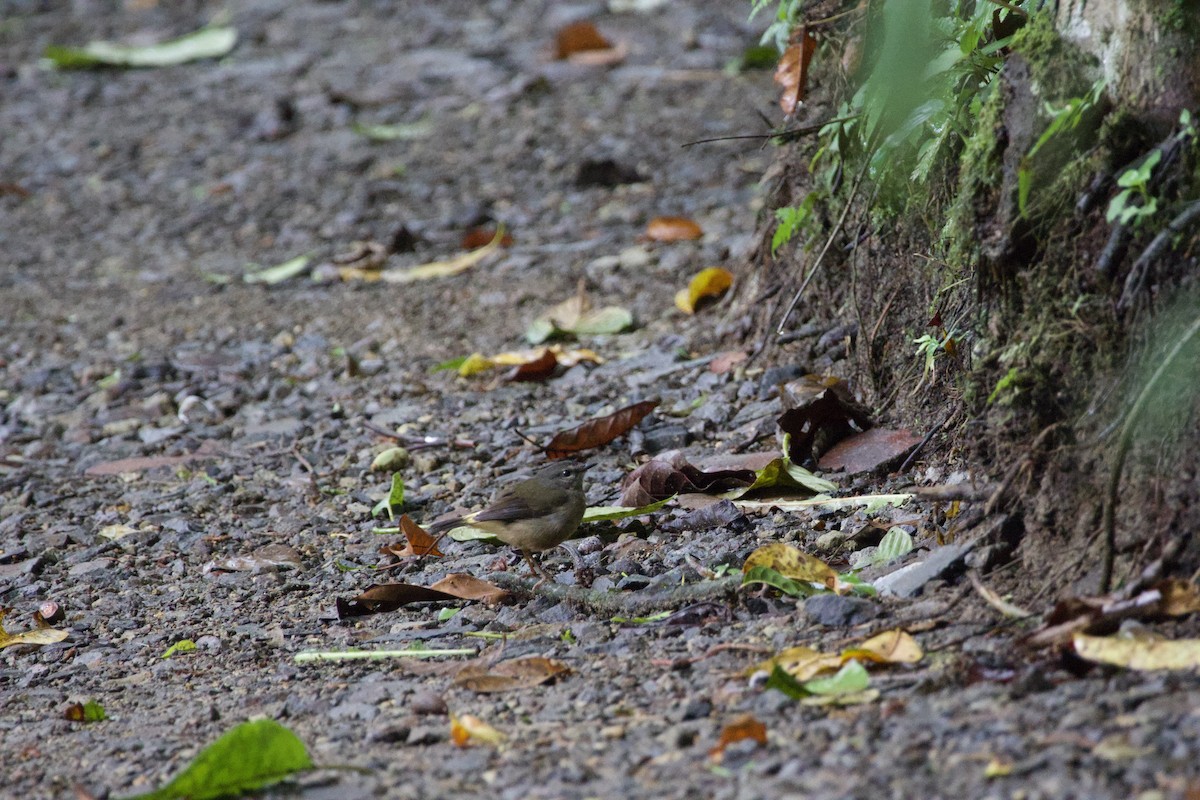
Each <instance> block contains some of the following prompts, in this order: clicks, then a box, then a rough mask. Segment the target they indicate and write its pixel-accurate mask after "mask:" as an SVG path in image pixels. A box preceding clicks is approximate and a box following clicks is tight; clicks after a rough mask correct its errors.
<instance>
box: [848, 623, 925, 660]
mask: <svg viewBox="0 0 1200 800" xmlns="http://www.w3.org/2000/svg"><path fill="white" fill-rule="evenodd" d="M841 657H842V660H843V661H848V660H850V659H852V658H858V659H865V660H867V661H874V662H876V663H878V664H915V663H917V662H918V661H920V660H921V659H922V658H924V657H925V651H923V650H922V649H921V645H919V644H917V640H916V639H914V638H913V637H912V636H911V635H910V634H909V633H907V632H906V631H902V630H899V629H897V630H890V631H884V632H883V633H880V634H876V635H875V636H872V637H871V638H870V639H867V640H866V641H865V642H862V643H861V644H858V645H855V646H854V647H850V648H847V649H845V650H843V651H842V655H841Z"/></svg>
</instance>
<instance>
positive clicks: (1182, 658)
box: [1074, 633, 1200, 670]
mask: <svg viewBox="0 0 1200 800" xmlns="http://www.w3.org/2000/svg"><path fill="white" fill-rule="evenodd" d="M1074 643H1075V652H1076V653H1077V654H1078V655H1079V657H1080V658H1083V659H1086V660H1088V661H1095V662H1096V663H1098V664H1113V665H1115V666H1118V667H1126V668H1128V669H1140V670H1152V669H1197V668H1200V639H1177V640H1175V641H1166V640H1161V639H1151V640H1146V639H1126V638H1123V637H1118V636H1088V635H1087V634H1084V633H1077V634H1075V639H1074Z"/></svg>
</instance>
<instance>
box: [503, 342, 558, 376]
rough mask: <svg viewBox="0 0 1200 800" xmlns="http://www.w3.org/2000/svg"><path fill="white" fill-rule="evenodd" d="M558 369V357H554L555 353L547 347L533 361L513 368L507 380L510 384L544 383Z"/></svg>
mask: <svg viewBox="0 0 1200 800" xmlns="http://www.w3.org/2000/svg"><path fill="white" fill-rule="evenodd" d="M557 367H558V357H557V356H555V355H554V351H552V350H551V349H550V348H548V347H547V348H546V349H545V350H544V351H542V354H541V355H540V356H538V357H537V358H535V359H534V360H533V361H529V362H526V363H524V364H521V365H519V366H516V367H513V368H512V370H511V371H510V372H509V373H508V376H507V377H506V378H505V380H508V381H510V382H519V381H544V380H546V379H547V378H549V377H551V376H552V375H554V370H555V369H556V368H557Z"/></svg>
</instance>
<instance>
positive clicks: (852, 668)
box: [776, 659, 871, 694]
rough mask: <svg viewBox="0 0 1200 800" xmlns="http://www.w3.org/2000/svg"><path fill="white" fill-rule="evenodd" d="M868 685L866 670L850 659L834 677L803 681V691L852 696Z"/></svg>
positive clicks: (869, 678) (869, 680)
mask: <svg viewBox="0 0 1200 800" xmlns="http://www.w3.org/2000/svg"><path fill="white" fill-rule="evenodd" d="M776 669H779V668H778V667H776ZM870 683H871V677H870V676H869V675H867V670H866V668H865V667H863V665H862V664H860V663H858V662H857V661H855V660H854V659H851V660H849V661H847V662H846V663H845V664H843V665H842V668H841V669H839V670H838V671H837V673H836V674H834V675H830V676H829V677H827V678H813V679H812V680H808V681H805V682H804V689H805V691H807V692H808V693H809V694H854V693H856V692H861V691H863V690H864V689H866V688H867V686H868V685H869V684H870Z"/></svg>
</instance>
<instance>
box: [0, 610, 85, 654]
mask: <svg viewBox="0 0 1200 800" xmlns="http://www.w3.org/2000/svg"><path fill="white" fill-rule="evenodd" d="M10 610H11V609H7V608H0V650H2V649H4V648H5V647H13V646H15V645H19V644H32V645H39V646H40V645H47V644H54V643H56V642H61V641H62V640H63V639H66V638H67V636H68V635H69V634H68V633H67V632H66V631H62V630H58V629H57V628H37V629H35V630H32V631H22V632H20V633H9V632H8V631H6V630H5V629H4V617H5V616H7V614H8V612H9V611H10Z"/></svg>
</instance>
